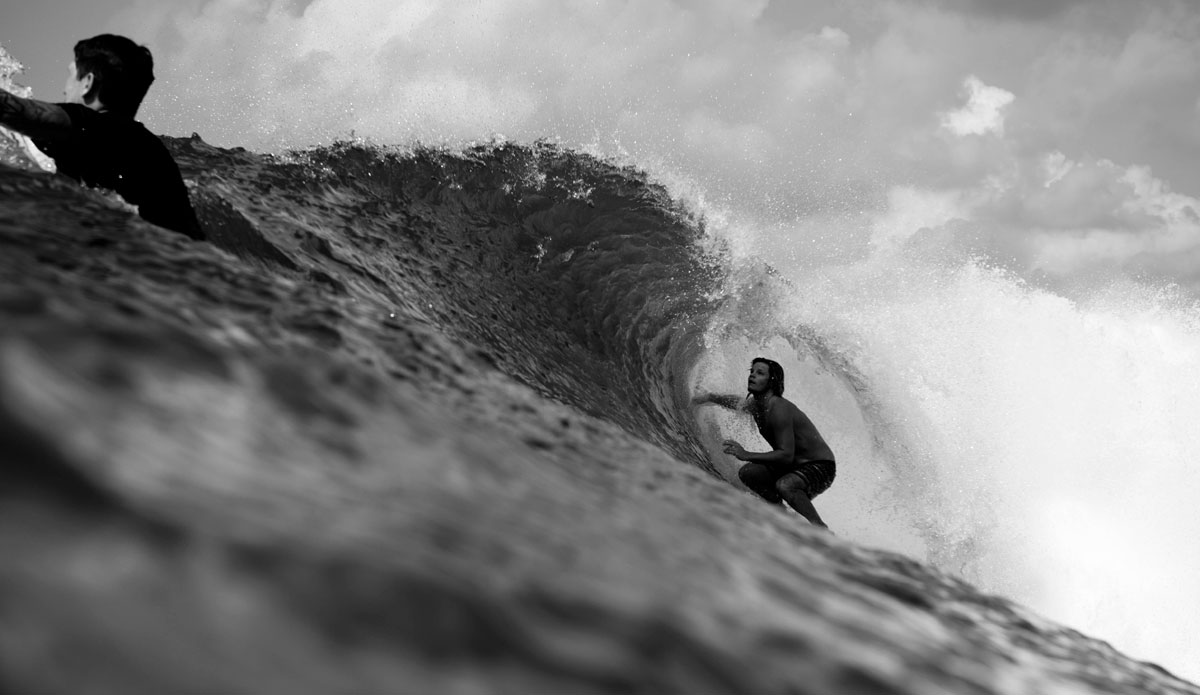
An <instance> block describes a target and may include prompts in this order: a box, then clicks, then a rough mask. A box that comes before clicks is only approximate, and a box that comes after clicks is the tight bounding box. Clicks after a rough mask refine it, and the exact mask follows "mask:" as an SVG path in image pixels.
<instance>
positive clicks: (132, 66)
mask: <svg viewBox="0 0 1200 695" xmlns="http://www.w3.org/2000/svg"><path fill="white" fill-rule="evenodd" d="M89 72H90V73H92V95H93V96H94V98H97V99H99V100H100V101H101V102H103V103H104V106H105V107H106V108H108V109H109V110H110V111H115V112H117V113H120V114H123V115H126V116H129V117H130V118H132V117H133V116H134V115H135V114H137V110H138V107H139V106H141V105H142V99H143V98H145V96H146V92H147V91H149V89H150V85H151V84H152V83H153V82H154V58H153V56H151V55H150V49H148V48H146V47H145V46H139V45H138V44H136V43H134V42H133V41H131V40H130V39H127V38H125V37H124V36H117V35H116V34H101V35H99V36H93V37H92V38H90V39H84V40H82V41H80V42H79V43H77V44H75V76H76V77H77V78H80V77H83V76H84V75H86V74H88V73H89Z"/></svg>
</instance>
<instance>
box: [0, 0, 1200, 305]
mask: <svg viewBox="0 0 1200 695" xmlns="http://www.w3.org/2000/svg"><path fill="white" fill-rule="evenodd" d="M4 2H5V3H6V6H5V7H4V10H3V22H2V23H0V44H2V45H3V46H5V47H6V48H7V49H8V51H9V52H10V53H12V54H13V55H14V56H15V57H16V58H17V59H18V60H20V61H22V62H23V63H24V64H25V65H26V66H27V72H26V73H25V74H24V75H22V76H21V77H19V78H18V81H21V82H23V83H24V84H27V85H29V86H32V87H33V88H34V96H35V97H40V98H45V99H50V100H52V99H54V98H56V97H58V96H59V94H60V93H61V89H62V83H63V78H64V73H65V64H66V63H67V62H69V60H70V57H71V54H70V51H71V46H72V45H73V43H74V41H75V40H77V39H78V38H82V37H85V36H88V35H91V34H94V33H99V32H102V31H114V32H117V33H123V34H126V35H128V36H130V37H132V38H134V39H136V40H137V41H139V42H141V43H145V44H146V45H148V46H149V47H150V48H151V49H152V51H153V52H154V54H155V56H156V61H157V62H156V72H157V76H158V80H157V82H156V84H155V85H154V87H153V88H152V89H151V93H150V95H149V96H148V98H147V101H146V103H145V104H144V105H143V108H142V111H141V114H140V118H141V119H142V120H143V121H144V122H146V124H147V125H148V126H149V127H151V129H153V130H156V131H157V132H161V133H164V134H171V135H189V134H191V133H192V132H198V133H199V134H200V135H201V136H202V137H204V138H205V140H207V141H209V142H211V143H213V144H217V145H221V146H229V147H231V146H244V147H247V148H250V149H253V150H259V151H276V150H280V149H282V148H287V147H304V146H309V145H316V144H322V143H328V142H330V141H331V140H333V139H335V138H347V137H351V136H355V137H363V138H367V139H369V140H370V141H372V142H376V143H380V144H400V145H404V144H411V143H413V142H418V141H419V142H424V143H427V144H445V143H449V144H455V143H462V142H466V141H478V140H487V139H489V138H494V137H504V138H507V139H509V140H514V141H520V142H530V141H533V140H537V139H548V140H551V141H556V142H561V143H563V144H566V145H570V146H576V147H583V148H586V149H588V150H589V151H593V152H597V153H601V154H606V155H615V156H621V157H624V158H625V159H626V160H627V161H629V162H630V163H633V164H636V165H639V166H642V167H644V168H646V169H648V170H650V171H651V172H652V173H654V174H658V175H661V176H662V177H663V178H664V179H667V180H670V181H673V182H674V183H675V185H676V187H677V188H679V189H680V190H687V191H690V195H692V196H693V197H695V198H696V199H698V200H701V201H702V202H703V204H704V205H707V206H709V207H711V208H712V209H714V210H715V209H723V210H729V211H731V214H733V215H734V216H735V217H738V218H740V219H747V220H753V223H754V224H756V225H759V226H762V227H771V228H775V229H780V230H786V233H784V232H779V233H776V234H774V236H773V237H772V238H773V239H774V240H775V243H776V244H777V245H779V244H785V243H795V244H800V243H803V244H806V245H807V246H808V247H809V248H811V249H813V254H814V256H820V257H822V260H823V261H828V260H831V259H832V260H838V259H852V258H855V257H858V256H862V255H864V254H868V253H872V252H876V251H878V249H880V248H887V247H908V246H913V245H916V246H920V247H927V246H930V245H933V246H936V247H938V248H944V249H948V250H950V251H951V252H953V253H960V254H970V255H972V256H975V257H981V258H984V259H988V260H990V261H994V262H995V263H997V264H1000V265H1003V266H1005V267H1009V268H1011V269H1012V270H1013V271H1014V272H1017V273H1018V274H1020V275H1022V276H1023V277H1027V278H1030V279H1032V280H1034V281H1038V282H1050V283H1053V282H1055V281H1057V282H1059V283H1060V284H1064V285H1065V284H1069V283H1070V282H1073V281H1087V280H1088V279H1089V278H1091V279H1095V278H1105V277H1111V276H1113V275H1122V276H1129V277H1134V278H1139V279H1143V280H1148V281H1151V282H1176V283H1179V284H1180V285H1181V286H1183V287H1185V288H1187V289H1189V290H1196V289H1197V288H1200V202H1198V200H1197V199H1198V198H1200V167H1197V166H1196V162H1197V161H1200V3H1198V2H1196V1H1195V0H1088V1H1087V2H1083V1H1078V0H843V1H839V2H834V1H833V0H787V1H786V2H785V1H783V0H638V1H636V2H634V1H633V0H572V1H570V2H565V1H563V0H479V1H472V0H457V1H455V2H446V1H441V2H439V1H436V0H92V2H89V3H87V4H84V3H76V2H73V1H71V2H68V1H65V0H39V1H38V2H37V3H31V2H23V1H22V2H15V0H4Z"/></svg>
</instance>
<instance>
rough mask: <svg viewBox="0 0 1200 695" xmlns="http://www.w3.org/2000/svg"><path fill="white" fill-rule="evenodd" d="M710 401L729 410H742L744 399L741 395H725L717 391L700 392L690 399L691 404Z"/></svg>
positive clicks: (744, 403)
mask: <svg viewBox="0 0 1200 695" xmlns="http://www.w3.org/2000/svg"><path fill="white" fill-rule="evenodd" d="M705 403H712V404H714V405H719V406H721V407H722V408H729V409H730V410H744V409H745V405H746V399H745V398H744V397H742V396H725V395H722V394H719V393H702V394H700V395H699V396H696V397H695V398H693V399H692V405H704V404H705Z"/></svg>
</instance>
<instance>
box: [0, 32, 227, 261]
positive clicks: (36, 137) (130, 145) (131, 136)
mask: <svg viewBox="0 0 1200 695" xmlns="http://www.w3.org/2000/svg"><path fill="white" fill-rule="evenodd" d="M152 82H154V59H153V58H152V57H151V55H150V50H149V49H147V48H146V47H145V46H139V45H137V44H136V43H134V42H133V41H131V40H130V39H127V38H125V37H124V36H116V35H115V34H101V35H100V36H94V37H92V38H90V39H84V40H83V41H80V42H79V43H77V44H75V60H74V61H73V62H72V63H71V64H70V67H69V68H68V74H67V83H66V87H65V88H64V90H63V96H64V97H65V100H64V101H63V102H62V103H58V104H51V103H49V102H45V101H38V100H37V99H23V98H21V97H18V96H16V95H15V94H10V93H9V92H7V91H4V90H3V89H0V125H3V126H6V127H8V128H12V129H13V130H15V131H17V132H19V133H23V134H24V135H27V136H29V137H30V138H32V139H33V142H34V144H35V145H37V147H38V149H40V150H41V151H42V152H44V153H46V154H47V155H49V156H50V157H51V158H53V159H54V163H55V164H56V165H57V167H58V173H60V174H64V175H66V176H70V177H71V178H73V179H76V180H77V181H80V182H82V183H85V184H88V185H89V186H99V187H102V188H107V189H109V190H113V191H116V192H117V193H118V194H120V196H121V197H122V198H124V199H125V201H126V202H128V203H129V204H130V205H136V206H137V208H138V213H139V214H140V215H141V216H142V217H143V218H144V219H145V220H147V221H148V222H153V223H154V224H157V225H159V226H160V227H166V228H167V229H172V230H174V231H176V232H180V233H182V234H186V235H187V236H189V237H191V238H193V239H203V238H204V233H203V231H202V230H201V228H200V225H199V224H198V223H197V222H196V215H195V212H194V211H193V210H192V204H191V201H190V200H189V199H188V192H187V187H186V186H184V184H183V178H182V177H181V176H180V174H179V167H178V166H177V165H176V164H175V160H174V159H172V158H171V153H170V152H168V151H167V148H166V147H165V146H164V145H163V144H162V141H161V140H159V139H158V137H156V136H155V135H154V134H153V133H151V132H150V131H148V130H146V128H145V127H144V126H143V125H142V124H141V123H138V122H137V121H135V120H134V117H135V116H136V115H137V110H138V107H139V106H141V103H142V99H143V98H144V97H145V96H146V92H147V90H149V89H150V84H151V83H152Z"/></svg>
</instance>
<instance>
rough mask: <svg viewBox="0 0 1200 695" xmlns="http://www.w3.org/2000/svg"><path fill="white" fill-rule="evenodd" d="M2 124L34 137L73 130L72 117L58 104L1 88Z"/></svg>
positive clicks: (0, 122) (0, 119)
mask: <svg viewBox="0 0 1200 695" xmlns="http://www.w3.org/2000/svg"><path fill="white" fill-rule="evenodd" d="M0 125H4V126H6V127H8V128H12V129H13V130H15V131H17V132H19V133H23V134H25V135H28V136H30V137H33V138H39V139H41V138H54V137H60V136H64V135H67V134H69V133H70V132H71V117H70V116H69V115H68V114H67V112H66V110H65V109H63V107H61V106H59V105H58V104H51V103H49V102H46V101H38V100H37V99H25V98H22V97H19V96H17V95H16V94H12V93H11V92H6V91H4V90H3V89H0Z"/></svg>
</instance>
